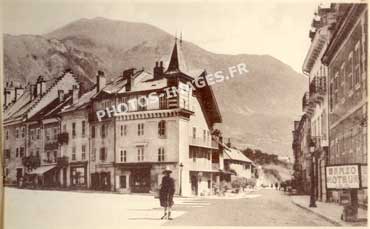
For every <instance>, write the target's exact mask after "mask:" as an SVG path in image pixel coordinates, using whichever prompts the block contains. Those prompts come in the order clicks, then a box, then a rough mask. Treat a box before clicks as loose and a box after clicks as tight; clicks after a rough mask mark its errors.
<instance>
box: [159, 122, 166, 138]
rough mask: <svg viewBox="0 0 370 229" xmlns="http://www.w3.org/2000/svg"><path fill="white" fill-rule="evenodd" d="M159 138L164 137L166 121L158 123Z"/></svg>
mask: <svg viewBox="0 0 370 229" xmlns="http://www.w3.org/2000/svg"><path fill="white" fill-rule="evenodd" d="M158 134H159V136H166V121H164V120H162V121H160V122H159V123H158Z"/></svg>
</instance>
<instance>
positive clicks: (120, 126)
mask: <svg viewBox="0 0 370 229" xmlns="http://www.w3.org/2000/svg"><path fill="white" fill-rule="evenodd" d="M178 43H179V42H178V41H177V40H176V42H175V44H174V47H173V50H172V54H171V56H170V60H169V61H168V65H167V69H166V70H165V66H164V64H163V62H162V61H160V62H156V63H155V67H154V69H153V71H152V73H150V72H146V71H145V70H136V69H133V68H132V69H127V70H125V71H123V73H122V74H121V75H119V76H117V77H113V79H112V80H110V81H109V82H108V81H107V80H106V78H107V77H106V76H105V74H104V72H102V71H99V72H98V74H97V76H96V84H95V86H94V87H93V88H91V89H84V90H82V88H80V83H79V81H78V80H77V78H76V77H75V76H74V74H73V72H72V71H70V70H66V71H65V72H64V73H63V74H62V75H61V76H60V77H58V78H56V79H51V80H45V79H44V78H43V77H41V76H40V77H39V78H38V79H37V82H36V84H29V85H28V86H27V87H26V88H22V87H17V86H15V85H10V84H8V85H7V87H6V88H5V90H4V96H5V103H4V116H3V127H4V133H5V134H4V139H3V143H4V144H3V149H4V170H5V171H4V175H5V176H4V177H5V182H6V183H7V184H12V183H13V184H14V183H16V184H18V185H23V186H28V185H33V186H35V187H68V188H77V189H81V188H82V189H83V188H90V189H95V190H107V191H117V192H152V191H155V190H157V189H158V187H159V185H160V182H161V178H162V172H163V170H164V169H165V168H167V167H169V168H170V169H171V170H172V171H173V173H172V176H173V177H174V178H175V182H176V192H177V193H178V194H181V195H208V194H212V193H213V192H214V187H220V186H221V182H222V181H226V182H229V181H230V180H231V178H230V177H231V176H232V175H238V176H243V177H247V178H252V177H254V174H255V171H256V169H255V165H254V163H253V162H252V161H250V160H249V159H248V158H246V157H245V156H244V155H238V156H235V152H233V151H232V148H231V147H228V146H226V145H225V144H224V143H222V137H221V136H220V134H219V132H217V131H216V132H217V133H218V134H215V131H214V130H215V129H214V125H215V124H216V123H220V122H221V121H222V118H221V114H220V111H219V108H218V105H217V102H216V99H215V96H214V94H213V91H212V88H211V87H210V86H208V85H206V86H205V87H198V88H197V87H195V90H192V87H191V86H190V84H189V83H191V82H192V81H193V80H194V79H196V78H198V77H205V75H206V72H205V71H200V72H198V73H196V74H192V73H189V72H188V69H187V68H186V65H185V64H184V60H183V56H182V52H181V42H180V44H178ZM193 72H194V71H193ZM111 78H112V77H111ZM168 88H176V90H175V91H173V92H176V91H177V92H178V93H175V94H173V95H172V96H168V90H167V89H168ZM83 91H84V92H83ZM146 99H150V101H149V102H144V103H143V102H142V101H143V100H146ZM121 104H127V105H129V106H128V110H127V112H121V113H118V112H117V110H116V109H117V108H118V107H120V106H121ZM101 111H104V113H105V114H106V115H105V117H103V118H102V119H100V118H99V117H98V116H97V113H99V112H101ZM224 165H226V168H225V166H224ZM235 167H236V168H237V169H232V168H235ZM239 167H240V168H239ZM231 170H232V171H231ZM235 170H237V171H235ZM237 173H238V174H237Z"/></svg>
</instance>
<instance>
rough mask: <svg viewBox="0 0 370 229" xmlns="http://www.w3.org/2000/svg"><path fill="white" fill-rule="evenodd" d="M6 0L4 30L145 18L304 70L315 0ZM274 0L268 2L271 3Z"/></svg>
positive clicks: (207, 43) (223, 49) (205, 44)
mask: <svg viewBox="0 0 370 229" xmlns="http://www.w3.org/2000/svg"><path fill="white" fill-rule="evenodd" d="M153 2H154V1H149V0H147V1H142V0H141V1H134V0H131V1H128V0H127V1H124V0H118V1H113V0H87V1H82V0H63V1H62V0H5V3H3V20H2V21H3V30H4V32H5V33H9V34H13V35H15V34H44V33H48V32H51V31H52V30H54V29H57V28H59V27H61V26H63V25H66V24H68V23H70V22H72V21H74V20H78V19H80V18H94V17H105V18H110V19H116V20H124V21H133V22H144V23H148V24H151V25H154V26H157V27H159V28H161V29H163V30H165V31H167V32H168V33H171V34H175V33H176V31H177V32H179V31H182V33H183V39H184V40H187V41H190V42H193V43H195V44H196V45H198V46H200V47H202V48H204V49H206V50H208V51H211V52H215V53H223V54H242V53H246V54H269V55H271V56H274V57H276V58H278V59H280V60H281V61H283V62H284V63H286V64H288V65H290V66H291V67H293V68H294V69H295V70H296V71H298V72H301V66H302V63H303V60H304V57H305V55H306V52H307V50H308V47H309V45H310V41H309V38H308V31H309V29H310V24H311V21H312V17H313V13H314V11H315V9H316V8H317V6H318V4H319V3H320V2H319V1H316V0H270V1H256V0H254V1H253V0H249V1H248V0H246V1H240V0H238V1H232V0H228V1H226V0H225V1H209V0H208V1H206V0H203V1H200V0H199V1H194V0H191V1H189V0H188V1H176V3H175V1H170V0H162V1H161V0H160V1H156V3H155V4H154V3H153ZM267 2H269V4H267Z"/></svg>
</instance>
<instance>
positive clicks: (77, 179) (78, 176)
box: [71, 167, 86, 185]
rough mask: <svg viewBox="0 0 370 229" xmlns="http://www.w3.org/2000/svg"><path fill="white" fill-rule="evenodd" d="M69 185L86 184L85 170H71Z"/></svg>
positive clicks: (77, 168)
mask: <svg viewBox="0 0 370 229" xmlns="http://www.w3.org/2000/svg"><path fill="white" fill-rule="evenodd" d="M71 183H72V185H85V184H86V169H85V168H84V167H72V168H71Z"/></svg>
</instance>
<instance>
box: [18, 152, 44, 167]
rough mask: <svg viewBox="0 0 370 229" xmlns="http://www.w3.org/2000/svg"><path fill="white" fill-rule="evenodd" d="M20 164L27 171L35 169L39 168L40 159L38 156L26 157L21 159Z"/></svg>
mask: <svg viewBox="0 0 370 229" xmlns="http://www.w3.org/2000/svg"><path fill="white" fill-rule="evenodd" d="M22 164H23V165H24V167H26V168H27V169H35V168H37V167H40V166H41V159H40V157H39V156H32V155H31V156H27V157H23V158H22Z"/></svg>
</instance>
